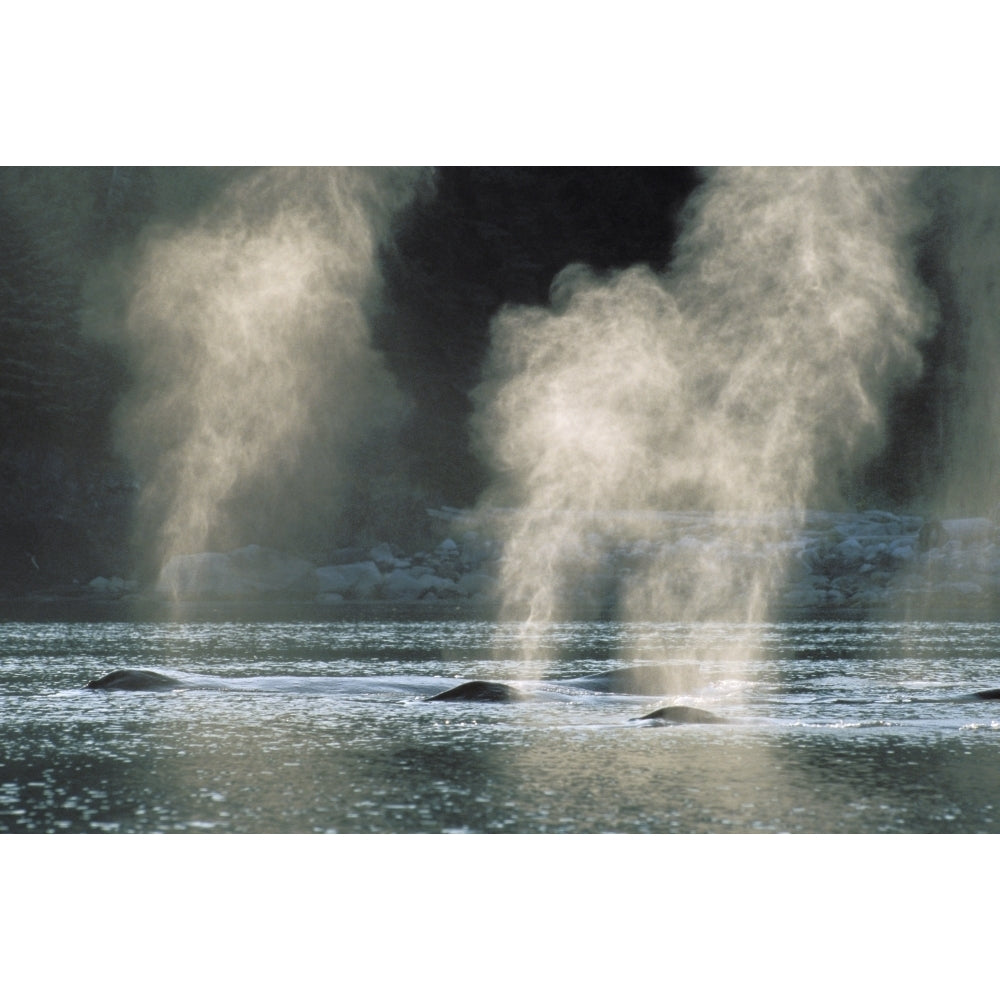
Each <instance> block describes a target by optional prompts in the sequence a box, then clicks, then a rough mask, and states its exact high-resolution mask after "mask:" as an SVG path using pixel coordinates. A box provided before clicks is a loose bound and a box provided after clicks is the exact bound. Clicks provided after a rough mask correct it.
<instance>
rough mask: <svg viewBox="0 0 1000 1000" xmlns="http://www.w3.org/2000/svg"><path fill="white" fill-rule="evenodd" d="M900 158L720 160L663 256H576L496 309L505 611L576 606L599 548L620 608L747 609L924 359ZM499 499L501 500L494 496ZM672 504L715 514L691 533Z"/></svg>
mask: <svg viewBox="0 0 1000 1000" xmlns="http://www.w3.org/2000/svg"><path fill="white" fill-rule="evenodd" d="M914 180H915V175H914V174H913V173H912V172H911V171H908V170H900V169H860V168H859V169H843V168H835V169H819V168H808V169H792V168H789V169H753V168H746V169H722V170H718V171H715V172H714V173H712V174H710V175H709V176H708V177H707V179H706V181H705V183H703V184H702V186H701V187H700V188H699V189H698V191H697V192H696V193H695V195H694V196H693V197H692V198H691V199H690V201H689V202H688V205H687V207H686V210H685V216H684V219H683V226H682V229H681V233H680V236H679V239H678V241H677V244H676V246H675V253H674V259H673V263H672V265H671V266H670V268H669V269H668V270H665V271H663V272H660V271H654V270H652V269H650V268H649V267H646V266H642V265H640V266H635V267H632V268H629V269H626V270H622V271H617V272H613V273H610V274H598V273H594V272H593V271H591V270H589V269H588V268H586V267H584V266H571V267H568V268H566V269H565V270H563V271H562V272H561V273H560V274H559V275H558V277H557V278H556V279H555V281H554V282H553V285H552V289H551V299H550V304H549V305H548V307H530V308H523V307H514V308H505V309H504V310H502V311H501V312H500V313H499V314H498V315H497V316H496V318H495V320H494V322H493V326H492V342H491V348H490V354H489V357H488V359H487V363H486V366H485V368H484V380H483V382H482V384H481V385H480V386H479V388H478V389H477V390H476V392H475V402H476V414H475V417H474V428H475V434H476V441H477V443H478V448H479V453H480V455H481V456H482V457H483V459H484V461H485V462H487V463H488V465H489V466H490V467H491V468H492V470H493V472H494V476H495V481H494V485H493V487H492V488H491V489H490V490H489V491H488V493H487V494H486V496H485V497H484V504H483V516H484V517H493V518H499V521H500V522H501V523H502V524H503V525H504V526H505V533H506V545H505V554H504V562H503V570H502V580H501V584H502V590H503V595H504V601H505V606H506V612H507V613H508V614H511V615H517V616H522V615H523V616H524V617H525V618H526V620H527V621H528V622H546V621H552V620H555V619H557V618H559V617H560V616H563V615H566V614H567V613H571V611H572V608H573V606H574V602H576V601H577V600H578V599H579V597H580V593H579V581H580V580H581V579H584V578H587V577H594V576H595V575H596V576H597V577H598V578H600V575H601V568H602V563H603V561H604V560H605V559H606V557H607V556H608V555H609V553H611V552H612V551H616V552H617V553H618V554H619V555H621V553H622V551H623V550H624V551H625V553H626V555H628V556H631V557H633V559H632V563H633V565H632V571H631V573H630V574H629V575H628V576H626V577H625V579H624V580H622V581H620V582H616V583H613V584H611V586H612V587H613V588H616V592H615V593H613V594H612V595H611V597H612V600H613V602H614V604H615V606H616V609H617V610H616V613H617V614H619V615H620V616H622V617H625V618H628V619H633V620H643V619H657V620H680V621H697V620H702V619H705V618H708V617H725V618H729V619H735V620H740V621H747V622H754V621H760V620H762V619H763V618H764V616H765V615H766V613H767V609H768V607H769V605H770V603H771V601H772V599H773V597H774V594H775V589H776V587H777V585H778V583H779V582H780V580H781V578H782V574H783V568H784V558H785V556H784V554H783V552H782V548H781V546H780V545H777V544H775V543H776V542H777V541H778V540H779V539H780V538H782V537H787V534H788V532H789V531H790V530H794V528H795V526H796V524H798V523H801V521H802V519H803V518H804V516H805V513H806V510H807V509H808V508H809V507H810V506H825V507H837V506H838V505H840V504H842V502H843V496H844V490H845V487H846V486H847V484H848V483H849V481H850V478H851V476H852V475H853V474H855V473H856V471H857V470H858V469H859V468H860V467H861V466H862V465H863V464H864V463H865V462H866V461H867V460H869V459H870V458H871V457H872V456H873V455H875V454H876V453H877V452H878V450H879V448H880V446H881V445H882V444H883V443H884V430H885V418H886V411H887V408H888V405H889V402H890V400H891V398H892V396H893V394H894V393H895V392H896V391H897V390H898V389H899V388H900V387H901V386H905V385H907V384H909V383H911V382H912V381H913V380H914V379H915V378H916V377H917V376H918V375H919V373H920V370H921V357H920V351H919V349H918V348H919V344H920V342H921V341H922V340H923V339H924V338H925V337H926V336H927V335H928V334H929V332H930V330H931V324H932V322H933V315H934V314H933V309H932V307H931V304H930V299H929V296H928V294H927V292H926V290H925V289H924V288H923V286H921V285H920V283H919V282H918V281H917V279H916V276H915V269H914V256H915V251H914V242H913V236H914V234H915V233H916V232H917V231H918V230H919V229H920V227H921V226H922V225H924V224H925V222H926V211H925V210H924V208H923V207H922V205H921V202H920V200H919V198H918V197H917V196H916V194H915V192H914ZM498 512H499V514H498ZM684 512H689V513H692V514H693V513H694V512H697V516H698V518H699V519H700V523H701V522H703V521H704V517H705V515H708V516H709V517H710V519H711V524H712V533H713V538H712V542H711V544H709V545H699V546H692V545H691V544H689V543H690V541H691V539H690V537H689V536H690V528H689V527H688V526H687V524H686V522H685V521H684V520H683V517H682V515H683V514H684Z"/></svg>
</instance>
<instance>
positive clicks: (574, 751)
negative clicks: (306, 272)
mask: <svg viewBox="0 0 1000 1000" xmlns="http://www.w3.org/2000/svg"><path fill="white" fill-rule="evenodd" d="M0 636H2V647H0V831H3V832H35V833H38V832H67V833H82V832H116V833H127V832H128V833H131V832H135V833H147V832H216V833H227V832H228V833H282V832H288V833H308V832H317V833H325V832H340V833H415V832H431V833H438V832H470V833H487V832H506V833H604V832H616V833H670V832H683V833H725V832H729V833H735V832H745V833H749V832H762V833H763V832H774V833H777V832H792V833H796V832H808V833H840V832H842V833H876V832H907V833H914V832H927V833H959V832H964V833H970V832H984V833H992V832H997V831H998V830H1000V702H995V701H994V702H991V701H980V700H975V699H971V698H969V697H967V696H968V695H969V694H971V693H972V692H974V691H976V690H980V689H984V688H994V687H998V686H1000V628H998V627H997V626H996V625H994V624H992V623H981V622H980V623H957V622H955V623H949V622H944V623H942V622H936V623H881V624H878V623H865V622H818V621H817V622H799V623H790V624H775V625H767V626H761V627H756V628H748V627H740V626H733V625H726V624H719V625H710V626H697V627H696V626H681V625H659V624H636V625H628V626H626V625H622V624H618V623H609V622H581V623H564V624H559V625H553V626H551V627H548V628H544V629H540V630H537V631H536V632H535V633H533V634H532V636H531V637H530V639H531V641H530V642H529V643H527V644H525V642H524V637H523V636H522V635H521V634H520V633H519V630H518V627H517V626H516V625H510V624H496V623H492V622H485V621H469V620H450V619H448V618H447V617H443V616H441V615H438V617H437V618H436V619H434V620H403V618H402V617H400V619H399V620H396V621H393V620H385V621H382V620H371V619H365V620H361V619H359V620H349V619H348V618H346V617H344V618H341V619H340V620H336V621H243V622H236V621H224V620H213V621H186V622H152V621H149V622H117V621H37V620H36V621H7V622H3V623H0ZM635 665H657V666H660V667H662V668H663V676H664V678H665V682H664V691H663V692H662V693H661V694H652V695H650V694H646V695H635V694H609V693H599V692H595V691H592V690H587V689H585V688H580V687H576V686H575V685H574V683H573V681H574V679H576V678H586V677H590V676H593V675H594V674H597V673H600V672H602V671H606V670H609V669H613V668H619V667H626V666H635ZM117 668H144V669H152V670H155V671H158V672H160V673H162V674H165V675H167V676H170V677H174V678H177V679H180V680H182V681H184V682H185V685H186V686H183V687H180V688H177V689H174V690H167V691H150V692H145V691H92V690H86V689H85V688H84V685H85V684H86V683H87V682H88V681H90V680H92V679H94V678H97V677H100V676H101V675H103V674H105V673H107V672H108V671H110V670H113V669H117ZM469 679H484V680H500V681H506V682H509V683H511V684H513V685H515V686H517V687H518V688H519V689H520V690H521V691H522V693H524V694H525V695H526V696H527V697H526V698H525V700H523V701H519V702H517V703H513V704H478V703H473V704H463V703H435V702H428V701H427V700H426V699H427V697H429V696H430V695H433V694H436V693H439V692H441V691H444V690H446V689H447V688H449V687H451V686H452V685H454V684H456V683H458V681H459V680H469ZM669 704H684V705H690V706H693V707H698V708H702V709H707V710H709V711H711V712H713V713H715V714H717V715H719V716H721V717H723V718H724V719H725V720H726V721H725V722H724V723H722V724H718V725H679V726H663V725H654V724H651V723H643V722H636V721H632V720H635V719H636V718H637V717H638V716H640V715H642V714H644V713H645V712H648V711H650V710H651V709H654V708H657V707H659V706H663V705H669Z"/></svg>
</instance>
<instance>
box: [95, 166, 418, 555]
mask: <svg viewBox="0 0 1000 1000" xmlns="http://www.w3.org/2000/svg"><path fill="white" fill-rule="evenodd" d="M223 177H224V179H225V183H223V184H222V185H221V189H220V190H219V192H218V193H217V194H216V195H214V196H213V197H211V198H210V199H209V200H208V202H207V204H205V205H203V206H202V207H201V208H200V209H199V210H198V211H197V212H195V213H193V214H190V213H189V214H190V217H188V218H185V219H183V220H182V221H180V222H178V221H158V220H157V219H155V218H154V219H153V220H152V221H151V222H149V223H148V224H147V225H145V226H144V228H143V229H142V231H141V232H140V233H139V234H138V235H137V237H136V238H135V240H134V241H133V242H132V243H131V244H129V245H128V246H126V247H125V248H124V251H123V252H122V253H121V254H119V255H118V257H117V258H115V259H113V260H111V261H110V262H108V263H107V264H106V265H105V266H104V267H103V268H102V269H100V270H99V271H97V272H96V274H95V276H94V277H93V279H92V280H91V282H90V284H89V286H88V288H87V295H88V297H89V303H88V310H87V313H86V315H87V317H88V319H87V332H88V333H89V334H90V335H91V336H94V337H98V338H101V339H104V340H108V341H111V342H112V343H113V344H115V345H116V347H117V348H118V349H119V350H120V351H121V352H122V353H123V355H124V357H125V358H126V363H127V369H128V372H129V378H130V387H129V389H128V391H127V393H126V394H125V396H124V398H123V399H122V400H121V402H120V405H119V407H118V410H117V413H116V416H115V427H116V440H117V445H118V448H119V449H120V451H121V452H122V453H123V455H124V456H125V457H126V459H127V460H128V462H129V463H130V466H131V467H132V469H134V471H135V474H136V476H137V477H138V480H139V482H140V483H141V495H140V500H139V503H138V509H137V511H136V518H135V532H134V534H135V539H136V547H137V550H138V551H139V552H140V553H141V554H142V555H141V561H142V562H143V563H144V564H145V565H146V566H147V568H148V571H150V572H153V573H155V572H156V570H157V568H158V567H159V566H162V565H163V564H164V563H165V562H166V561H167V560H168V559H169V558H170V557H171V556H173V555H177V554H180V553H191V552H199V551H204V550H226V549H231V548H233V547H235V546H239V545H244V544H248V543H250V542H254V543H263V544H266V545H273V546H276V547H281V548H284V549H286V550H290V551H298V552H304V553H308V552H311V551H313V550H315V549H316V548H317V547H322V546H323V545H326V544H329V539H330V538H331V537H336V535H337V533H338V527H339V526H338V523H337V521H338V518H343V517H344V510H345V508H346V507H348V506H350V505H351V504H354V505H355V506H357V505H358V504H363V503H364V502H365V501H366V499H367V498H368V497H369V496H370V494H371V493H372V492H378V493H379V494H380V495H381V496H382V497H383V498H384V500H385V503H386V504H387V505H388V504H391V502H392V496H393V494H394V493H396V494H402V493H404V492H405V489H406V486H405V484H404V483H400V482H397V481H396V480H395V478H394V471H393V462H392V442H393V434H394V432H395V429H396V428H397V426H398V425H399V422H400V421H401V420H402V419H403V417H404V416H405V414H406V412H407V406H408V404H407V400H406V398H405V396H404V394H403V393H402V392H401V391H400V390H399V389H398V387H397V385H396V383H395V380H394V379H393V378H392V377H391V376H390V374H389V373H388V371H387V370H386V367H385V364H384V362H383V359H382V357H381V355H380V354H379V352H378V351H376V350H375V348H374V347H373V346H372V344H371V336H370V330H369V322H368V314H369V312H370V310H371V309H372V308H373V307H374V304H375V303H377V301H378V296H379V285H380V276H379V272H378V266H377V251H378V246H379V243H380V240H382V239H384V238H385V236H386V234H387V231H388V229H389V227H390V224H391V221H392V219H393V217H394V215H395V213H396V212H398V211H399V209H400V208H401V207H402V206H403V205H405V204H406V203H407V202H408V201H409V199H410V198H412V197H413V195H414V193H415V191H416V190H418V189H419V188H420V187H421V186H422V185H424V184H426V182H427V175H426V174H425V173H423V172H421V171H410V170H382V171H379V170H360V169H346V168H345V169H268V170H256V171H242V172H237V173H235V174H234V175H232V176H231V177H227V176H226V175H223ZM176 215H177V213H176V211H175V212H174V213H173V216H174V218H176ZM346 530H347V528H346V526H345V527H343V528H342V529H341V531H342V533H343V531H346Z"/></svg>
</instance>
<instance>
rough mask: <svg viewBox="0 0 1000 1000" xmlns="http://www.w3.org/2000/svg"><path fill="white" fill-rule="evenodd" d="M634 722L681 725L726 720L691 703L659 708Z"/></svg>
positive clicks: (633, 720)
mask: <svg viewBox="0 0 1000 1000" xmlns="http://www.w3.org/2000/svg"><path fill="white" fill-rule="evenodd" d="M630 721H632V722H647V721H648V722H664V723H668V724H670V725H679V724H681V723H686V722H695V723H706V724H707V723H715V722H725V721H726V720H725V719H723V718H722V717H721V716H719V715H714V714H713V713H712V712H706V711H705V710H704V709H701V708H691V707H690V706H689V705H668V706H667V707H666V708H658V709H656V710H655V711H653V712H649V713H648V714H647V715H643V716H640V717H639V718H638V719H632V720H630Z"/></svg>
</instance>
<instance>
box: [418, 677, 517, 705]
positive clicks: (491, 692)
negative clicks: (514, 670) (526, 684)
mask: <svg viewBox="0 0 1000 1000" xmlns="http://www.w3.org/2000/svg"><path fill="white" fill-rule="evenodd" d="M524 697H525V696H524V695H523V694H522V693H521V692H520V691H518V690H517V688H515V687H511V686H510V685H509V684H500V683H499V682H498V681H466V682H465V683H464V684H459V685H458V686H457V687H453V688H449V689H448V690H447V691H442V692H441V693H440V694H436V695H434V696H433V697H430V698H428V699H427V700H428V701H492V702H512V701H523V700H524Z"/></svg>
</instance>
